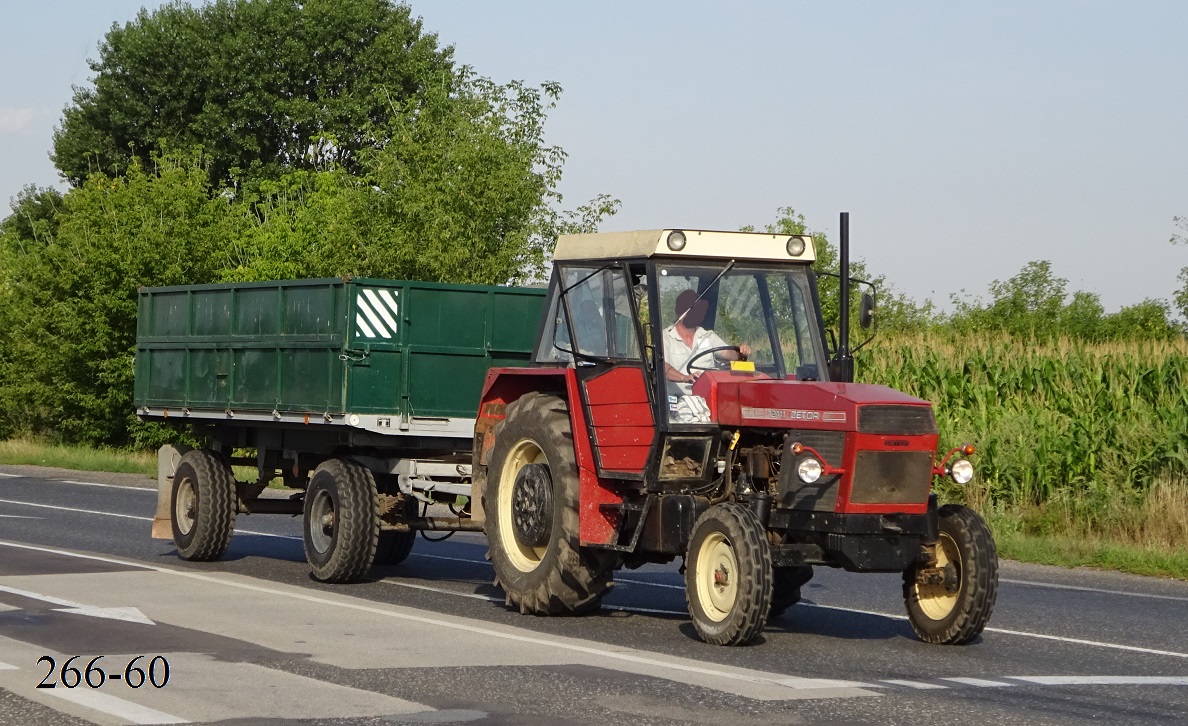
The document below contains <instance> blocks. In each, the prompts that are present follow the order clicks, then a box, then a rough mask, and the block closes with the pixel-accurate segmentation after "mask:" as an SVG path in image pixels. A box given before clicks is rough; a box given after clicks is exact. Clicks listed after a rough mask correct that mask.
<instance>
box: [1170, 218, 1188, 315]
mask: <svg viewBox="0 0 1188 726" xmlns="http://www.w3.org/2000/svg"><path fill="white" fill-rule="evenodd" d="M1172 222H1174V223H1175V225H1176V227H1177V228H1178V229H1179V230H1180V231H1179V232H1175V233H1173V234H1172V238H1171V243H1172V244H1174V245H1182V244H1188V217H1174V218H1172ZM1179 280H1180V289H1179V290H1178V291H1177V292H1176V296H1175V303H1176V308H1177V309H1178V310H1179V311H1180V315H1181V316H1182V317H1184V318H1185V319H1188V267H1185V268H1182V269H1181V270H1180V276H1179Z"/></svg>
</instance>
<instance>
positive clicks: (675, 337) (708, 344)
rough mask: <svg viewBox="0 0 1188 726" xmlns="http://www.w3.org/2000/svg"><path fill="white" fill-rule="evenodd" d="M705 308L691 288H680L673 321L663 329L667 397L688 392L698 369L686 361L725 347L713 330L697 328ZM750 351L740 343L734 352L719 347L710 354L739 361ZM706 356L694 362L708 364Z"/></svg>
mask: <svg viewBox="0 0 1188 726" xmlns="http://www.w3.org/2000/svg"><path fill="white" fill-rule="evenodd" d="M694 301H696V304H694ZM708 311H709V303H708V302H706V301H705V300H698V299H697V292H696V291H694V290H684V291H683V292H681V294H680V295H678V296H677V299H676V311H675V312H676V322H675V323H673V324H672V325H670V326H668V327H667V328H665V329H664V377H665V378H666V379H668V393H669V395H670V396H688V395H690V393H691V392H692V389H693V381H695V380H697V377H698V376H699V375H701V373H702V371H700V370H698V369H697V368H689V361H691V360H692V359H693V358H694V357H696V356H697V354H698V353H701V352H703V351H707V350H709V349H710V348H722V347H729V343H727V342H726V341H724V340H722V338H721V336H719V335H718V334H717V333H715V332H714V331H713V330H709V329H706V328H703V327H701V323H702V322H704V321H705V314H706V313H707V312H708ZM740 352H741V355H740ZM750 354H751V346H749V345H747V344H746V343H743V344H742V345H740V346H738V350H737V351H734V350H719V351H717V352H715V353H714V354H713V355H712V357H713V359H714V360H716V361H719V362H720V361H731V360H739V359H741V358H745V357H746V356H748V355H750ZM710 357H711V356H705V357H703V358H702V359H701V360H698V361H697V365H698V366H708V365H709V364H710V361H709V360H708V359H709V358H710Z"/></svg>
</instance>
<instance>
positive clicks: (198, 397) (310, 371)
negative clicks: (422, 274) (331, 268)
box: [134, 279, 544, 419]
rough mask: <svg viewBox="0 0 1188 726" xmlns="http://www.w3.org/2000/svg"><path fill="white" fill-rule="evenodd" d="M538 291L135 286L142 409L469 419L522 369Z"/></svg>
mask: <svg viewBox="0 0 1188 726" xmlns="http://www.w3.org/2000/svg"><path fill="white" fill-rule="evenodd" d="M543 303H544V291H543V290H537V289H528V288H507V287H491V286H480V285H442V284H434V283H422V282H408V281H402V280H370V279H357V280H339V279H330V280H296V281H285V282H267V283H243V284H233V285H196V286H187V287H169V288H144V289H142V290H141V292H140V301H139V319H138V325H137V355H136V386H135V396H134V400H135V403H136V405H137V406H138V407H141V406H149V407H153V408H160V407H165V408H177V409H181V408H183V407H185V408H190V409H198V410H215V411H280V412H306V413H318V414H321V413H330V414H338V415H340V414H343V413H379V414H393V415H399V416H401V417H403V418H405V419H407V418H408V417H410V416H420V417H447V416H448V417H466V418H469V417H473V416H474V415H475V412H476V407H477V402H478V397H479V393H480V391H481V389H482V383H483V379H484V377H485V376H486V372H487V369H488V368H490V367H492V366H517V365H527V363H528V359H529V356H530V354H531V351H532V346H533V343H534V339H535V336H536V328H537V325H538V322H539V320H540V313H541V308H542V306H543Z"/></svg>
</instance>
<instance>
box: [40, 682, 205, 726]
mask: <svg viewBox="0 0 1188 726" xmlns="http://www.w3.org/2000/svg"><path fill="white" fill-rule="evenodd" d="M44 694H45V695H49V696H57V697H58V698H60V699H62V700H63V701H70V702H71V703H75V704H78V705H79V706H83V707H86V708H90V709H93V710H95V711H100V712H102V713H106V714H107V715H109V716H115V717H116V718H120V719H123V720H125V721H130V722H131V723H134V724H170V723H189V721H187V720H185V719H184V718H178V717H177V716H171V715H169V714H167V713H165V712H164V711H158V710H156V709H154V708H149V707H147V706H141V705H140V704H138V703H132V702H131V701H125V700H124V699H122V698H116V697H115V696H109V695H108V694H106V693H100V692H98V691H92V690H83V689H66V688H53V689H49V690H46V691H44Z"/></svg>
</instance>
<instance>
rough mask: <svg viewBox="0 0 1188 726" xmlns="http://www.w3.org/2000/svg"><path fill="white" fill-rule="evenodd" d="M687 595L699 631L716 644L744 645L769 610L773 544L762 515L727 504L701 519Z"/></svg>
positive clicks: (692, 544) (692, 543) (689, 560)
mask: <svg viewBox="0 0 1188 726" xmlns="http://www.w3.org/2000/svg"><path fill="white" fill-rule="evenodd" d="M685 593H686V595H687V597H688V600H689V615H690V617H692V618H693V627H694V628H696V629H697V634H698V635H699V636H700V637H701V639H702V640H704V641H705V642H707V643H710V644H712V645H745V644H747V643H749V642H751V641H752V640H754V639H755V638H756V637H758V635H759V633H761V632H763V625H764V624H765V623H766V622H767V614H768V611H769V610H770V609H771V595H772V565H771V548H770V546H769V545H768V544H767V535H766V533H765V532H764V531H763V525H762V524H760V522H759V519H758V518H757V517H755V515H754V514H753V513H752V512H751V510H750V509H749V508H747V507H744V506H742V505H741V504H736V503H733V502H729V503H726V504H718V505H715V506H713V507H710V508H709V509H707V510H706V511H705V513H703V514H702V515H701V516H700V517H698V519H697V522H696V524H694V525H693V536H692V537H690V539H689V552H688V554H687V555H686V556H685Z"/></svg>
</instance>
